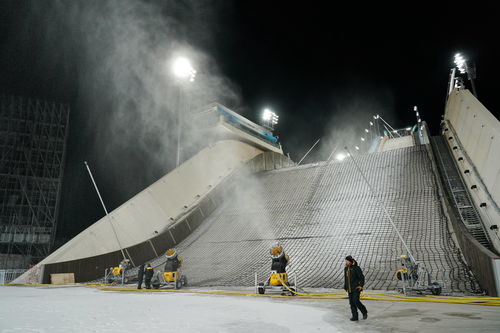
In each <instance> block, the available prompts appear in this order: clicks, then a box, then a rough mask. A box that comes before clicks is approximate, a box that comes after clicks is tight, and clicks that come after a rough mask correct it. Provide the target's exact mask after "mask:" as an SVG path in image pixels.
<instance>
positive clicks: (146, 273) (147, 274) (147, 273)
mask: <svg viewBox="0 0 500 333" xmlns="http://www.w3.org/2000/svg"><path fill="white" fill-rule="evenodd" d="M148 268H151V269H148ZM154 273H155V270H154V269H153V267H147V268H146V269H145V270H144V278H145V279H146V280H151V278H152V277H153V274H154Z"/></svg>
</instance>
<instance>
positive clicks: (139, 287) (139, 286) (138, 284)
mask: <svg viewBox="0 0 500 333" xmlns="http://www.w3.org/2000/svg"><path fill="white" fill-rule="evenodd" d="M141 288H142V278H140V279H139V281H137V289H141Z"/></svg>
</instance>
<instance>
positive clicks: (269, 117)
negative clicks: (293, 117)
mask: <svg viewBox="0 0 500 333" xmlns="http://www.w3.org/2000/svg"><path fill="white" fill-rule="evenodd" d="M279 118H280V117H279V116H278V115H277V114H276V113H274V112H273V111H271V110H269V109H267V108H266V109H264V111H263V113H262V119H263V120H264V121H268V122H270V123H271V124H272V125H277V124H278V120H279Z"/></svg>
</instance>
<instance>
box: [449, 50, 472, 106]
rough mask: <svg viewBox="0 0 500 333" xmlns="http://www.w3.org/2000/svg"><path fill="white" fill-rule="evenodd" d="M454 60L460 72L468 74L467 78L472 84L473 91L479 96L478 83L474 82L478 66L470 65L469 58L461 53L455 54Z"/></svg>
mask: <svg viewBox="0 0 500 333" xmlns="http://www.w3.org/2000/svg"><path fill="white" fill-rule="evenodd" d="M453 62H454V63H455V66H456V67H457V69H458V71H459V72H460V74H467V79H468V80H469V81H470V83H471V85H472V93H473V94H474V96H476V97H477V92H476V84H475V83H474V80H475V79H476V66H475V65H473V66H472V67H471V66H469V63H468V61H467V59H465V58H464V56H463V55H462V54H460V53H457V54H455V57H454V60H453Z"/></svg>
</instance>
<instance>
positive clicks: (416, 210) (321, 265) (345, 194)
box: [155, 146, 475, 291]
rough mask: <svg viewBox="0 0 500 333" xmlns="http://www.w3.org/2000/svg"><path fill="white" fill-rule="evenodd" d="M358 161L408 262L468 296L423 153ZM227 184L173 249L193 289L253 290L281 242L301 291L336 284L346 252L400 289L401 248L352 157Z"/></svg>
mask: <svg viewBox="0 0 500 333" xmlns="http://www.w3.org/2000/svg"><path fill="white" fill-rule="evenodd" d="M357 162H358V164H359V165H360V167H361V169H362V170H363V172H365V173H366V176H367V178H368V180H369V181H370V183H371V184H372V186H373V187H374V188H375V191H376V195H377V196H378V198H379V199H380V200H381V201H382V202H384V204H385V205H386V207H387V209H388V211H389V213H390V215H391V217H392V218H393V220H394V222H395V224H396V225H397V227H398V229H399V230H400V232H401V234H402V235H403V237H404V239H405V240H406V242H407V244H408V246H409V247H410V249H411V251H412V252H413V255H414V257H415V258H416V259H417V260H419V261H423V262H424V263H425V264H426V265H427V267H428V268H429V269H430V270H431V272H432V274H433V275H434V276H435V278H438V279H441V276H440V274H441V273H444V276H445V279H446V281H445V282H446V283H447V287H448V288H449V289H451V290H452V291H471V290H473V289H474V288H475V282H474V280H473V279H472V278H471V276H470V275H469V273H468V272H469V271H468V269H467V268H466V266H465V264H464V263H463V262H462V260H461V257H460V253H459V250H458V249H457V247H456V246H455V244H454V243H453V241H452V240H451V238H450V235H449V232H448V229H447V221H446V218H445V217H444V215H443V212H442V207H441V203H440V199H439V194H438V187H437V184H436V181H435V178H434V174H433V171H432V165H431V161H430V159H429V157H428V155H427V151H426V149H425V147H424V146H418V147H409V148H403V149H398V150H392V151H389V152H384V153H378V154H367V155H362V156H359V157H357ZM227 186H228V188H227V195H226V199H225V203H224V204H223V205H222V206H220V207H219V208H218V209H217V210H216V211H214V212H213V213H212V214H211V216H210V217H208V218H207V220H206V221H205V222H204V223H203V224H202V225H201V226H200V227H199V228H198V229H197V230H196V231H195V232H193V233H192V234H191V235H190V236H189V237H188V238H187V239H186V240H185V241H184V242H182V243H181V244H180V246H178V248H179V249H180V253H181V254H182V256H183V258H184V263H185V265H184V267H183V270H184V273H186V274H187V276H188V278H189V283H190V284H191V285H202V286H210V285H218V286H242V285H248V286H249V285H253V284H254V276H255V272H257V273H258V276H259V280H264V279H265V278H267V275H268V274H269V269H270V266H271V263H270V257H269V247H270V245H272V244H273V243H275V242H276V241H279V242H280V243H281V244H282V245H283V247H284V249H285V251H286V253H288V254H289V256H290V259H291V261H290V265H289V267H288V272H289V273H291V275H292V276H293V275H294V274H296V276H297V280H298V284H299V286H304V287H305V286H308V287H333V288H341V287H342V286H343V258H344V257H345V256H346V255H352V256H353V257H354V258H356V259H357V260H358V261H359V263H360V265H361V267H362V268H363V270H364V273H365V276H366V281H367V282H366V285H367V287H368V288H370V289H394V288H396V284H397V281H396V279H395V277H394V274H395V270H396V269H398V268H400V261H399V256H400V255H402V254H405V251H404V250H403V246H402V244H401V241H400V240H399V239H398V237H397V235H396V233H395V232H394V230H393V228H392V226H391V224H390V222H389V221H388V219H387V218H386V216H385V215H384V213H383V210H382V208H381V207H380V206H379V205H378V204H377V201H376V199H375V197H374V195H373V194H372V193H371V192H370V190H369V188H368V186H367V184H366V183H365V182H364V180H363V179H362V177H361V176H360V174H359V172H358V171H357V170H356V168H355V166H354V164H353V162H352V161H350V160H348V159H346V160H344V161H343V162H335V163H329V164H326V163H323V164H317V165H311V166H304V167H295V168H289V169H283V170H277V171H271V172H265V173H261V174H259V175H242V176H241V177H239V178H238V179H235V180H234V181H233V182H232V183H231V184H228V185H227ZM162 262H163V258H161V257H160V258H158V259H157V260H156V262H155V265H157V266H160V265H161V264H162ZM160 267H161V266H160ZM161 268H163V267H161Z"/></svg>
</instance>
